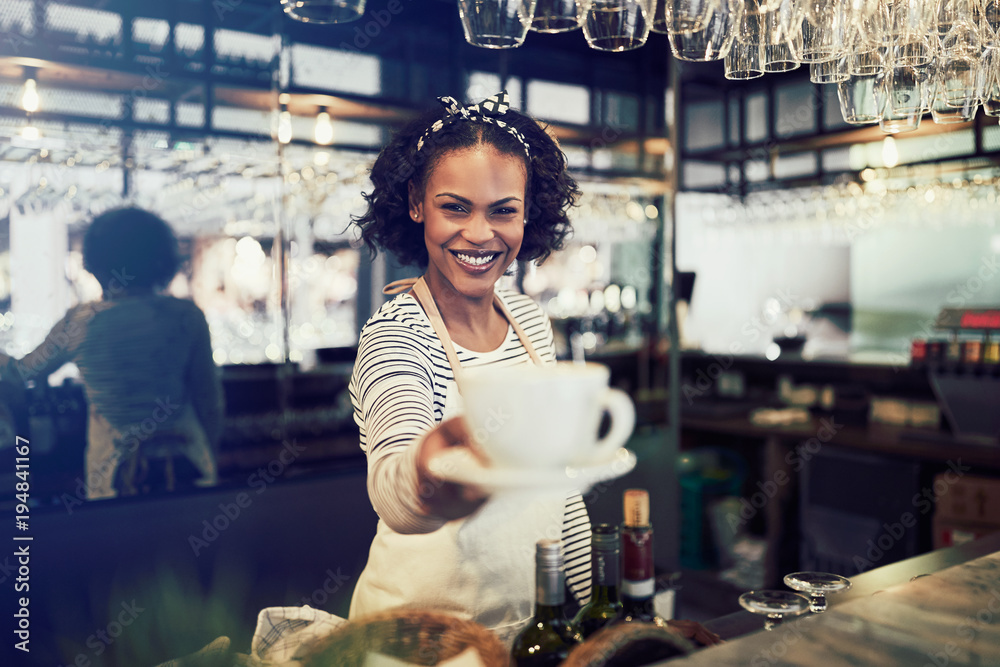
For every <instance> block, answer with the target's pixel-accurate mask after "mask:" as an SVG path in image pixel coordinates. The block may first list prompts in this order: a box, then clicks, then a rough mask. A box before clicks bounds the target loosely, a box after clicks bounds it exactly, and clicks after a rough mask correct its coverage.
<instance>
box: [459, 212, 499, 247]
mask: <svg viewBox="0 0 1000 667" xmlns="http://www.w3.org/2000/svg"><path fill="white" fill-rule="evenodd" d="M462 231H463V233H462V235H463V236H464V237H465V240H466V241H468V242H469V243H475V244H477V245H482V244H483V243H486V242H488V241H490V240H491V239H492V238H493V236H494V234H493V227H492V226H491V225H490V222H489V220H487V218H486V216H485V215H482V214H476V215H473V216H472V217H471V218H470V219H469V222H468V224H467V225H465V228H464V229H463V230H462Z"/></svg>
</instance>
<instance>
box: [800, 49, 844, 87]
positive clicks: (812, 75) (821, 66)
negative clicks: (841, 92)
mask: <svg viewBox="0 0 1000 667" xmlns="http://www.w3.org/2000/svg"><path fill="white" fill-rule="evenodd" d="M847 61H848V56H847V55H844V56H841V57H840V58H836V59H835V60H828V61H826V62H823V63H809V80H810V81H812V82H813V83H840V82H841V81H847V80H848V79H849V78H850V77H851V73H850V72H849V71H848V70H847Z"/></svg>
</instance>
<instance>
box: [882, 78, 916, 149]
mask: <svg viewBox="0 0 1000 667" xmlns="http://www.w3.org/2000/svg"><path fill="white" fill-rule="evenodd" d="M877 79H878V81H877V83H876V85H875V104H876V106H877V108H878V109H879V121H878V125H879V128H880V129H881V130H882V131H883V132H885V133H886V134H900V133H902V132H912V131H913V130H916V129H917V128H919V127H920V119H921V117H922V116H923V110H922V109H918V110H917V111H900V110H897V109H895V108H894V107H893V105H892V104H890V103H889V101H890V98H891V96H892V95H891V94H892V87H891V84H890V77H889V76H888V75H887V74H883V75H879V76H878V77H877Z"/></svg>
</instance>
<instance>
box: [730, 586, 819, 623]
mask: <svg viewBox="0 0 1000 667" xmlns="http://www.w3.org/2000/svg"><path fill="white" fill-rule="evenodd" d="M740 606H741V607H743V608H744V609H746V610H747V611H749V612H750V613H752V614H759V615H761V616H765V617H766V618H765V619H764V629H765V630H769V631H770V630H774V629H775V628H776V627H778V626H779V625H780V624H781V622H782V621H784V620H785V618H786V617H795V616H800V615H802V614H804V613H806V612H807V611H809V600H808V599H807V598H806V596H804V595H801V594H799V593H792V592H791V591H771V590H764V591H750V592H748V593H744V594H743V595H741V596H740Z"/></svg>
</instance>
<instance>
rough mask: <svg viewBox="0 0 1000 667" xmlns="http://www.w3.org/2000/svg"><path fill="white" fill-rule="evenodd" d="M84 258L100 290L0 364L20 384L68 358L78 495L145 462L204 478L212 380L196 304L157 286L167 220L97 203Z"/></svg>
mask: <svg viewBox="0 0 1000 667" xmlns="http://www.w3.org/2000/svg"><path fill="white" fill-rule="evenodd" d="M83 262H84V268H85V269H86V270H87V271H89V272H90V273H91V274H93V276H94V277H95V278H96V279H97V281H98V282H99V283H100V284H101V288H102V291H103V297H102V299H101V300H100V301H93V302H89V303H83V304H80V305H78V306H75V307H73V308H71V309H70V310H69V311H68V312H67V313H66V315H65V316H64V317H63V318H62V319H61V320H59V321H58V322H57V323H56V324H55V326H53V327H52V330H51V331H50V332H49V334H48V335H47V336H46V338H45V341H44V342H43V343H42V344H41V345H39V346H38V347H37V348H36V349H35V350H33V351H32V352H30V353H28V354H27V355H25V356H24V358H22V359H20V360H14V359H11V358H10V357H6V356H5V355H0V364H2V366H0V374H2V376H3V377H4V379H14V380H15V381H17V379H18V378H19V381H20V382H21V383H22V386H23V385H24V384H26V383H29V382H34V383H36V384H38V383H42V382H46V381H47V378H48V376H49V375H50V374H52V373H53V372H55V371H56V370H58V369H59V368H60V367H61V366H63V365H64V364H67V363H70V362H72V363H75V364H76V366H77V367H78V368H79V370H80V376H81V378H82V379H83V384H84V390H85V392H86V396H87V402H88V406H89V418H88V427H87V440H88V444H87V450H86V456H85V458H86V489H87V497H88V498H91V499H97V498H111V497H114V496H116V495H119V494H122V495H130V494H133V493H137V492H138V491H139V490H141V489H142V488H143V484H144V483H148V482H149V480H150V479H151V477H150V467H151V466H152V467H153V469H154V470H160V471H161V476H163V477H164V478H165V479H164V480H163V481H162V482H158V483H160V484H162V485H163V486H165V487H166V488H167V489H172V488H174V486H175V482H177V481H178V480H180V481H183V480H184V478H185V477H186V478H188V479H190V481H192V482H193V483H194V484H197V485H211V484H214V483H215V482H216V481H217V470H216V460H215V446H216V445H217V443H218V440H219V437H220V435H221V433H222V426H223V393H222V385H221V381H220V378H219V374H218V372H217V368H216V366H215V362H214V361H213V359H212V346H211V340H210V338H209V331H208V323H207V322H206V320H205V316H204V314H203V313H202V312H201V310H200V309H199V308H198V306H196V305H195V304H194V303H193V302H191V301H188V300H185V299H178V298H175V297H172V296H169V295H166V294H163V293H162V291H163V289H164V288H165V287H166V286H167V285H168V284H169V283H170V281H171V280H172V279H173V277H174V275H175V274H176V273H177V271H178V269H179V268H180V255H179V252H178V245H177V238H176V237H175V236H174V233H173V231H172V230H171V228H170V226H169V225H168V224H167V223H166V222H165V221H163V220H162V219H161V218H160V217H158V216H156V215H154V214H152V213H150V212H148V211H144V210H142V209H138V208H121V209H116V210H112V211H109V212H106V213H103V214H101V215H99V216H97V217H96V218H94V220H93V222H92V223H91V225H90V227H89V228H88V229H87V231H86V233H85V235H84V239H83ZM158 465H159V466H160V467H159V468H157V466H158ZM153 474H154V475H155V473H153Z"/></svg>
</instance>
